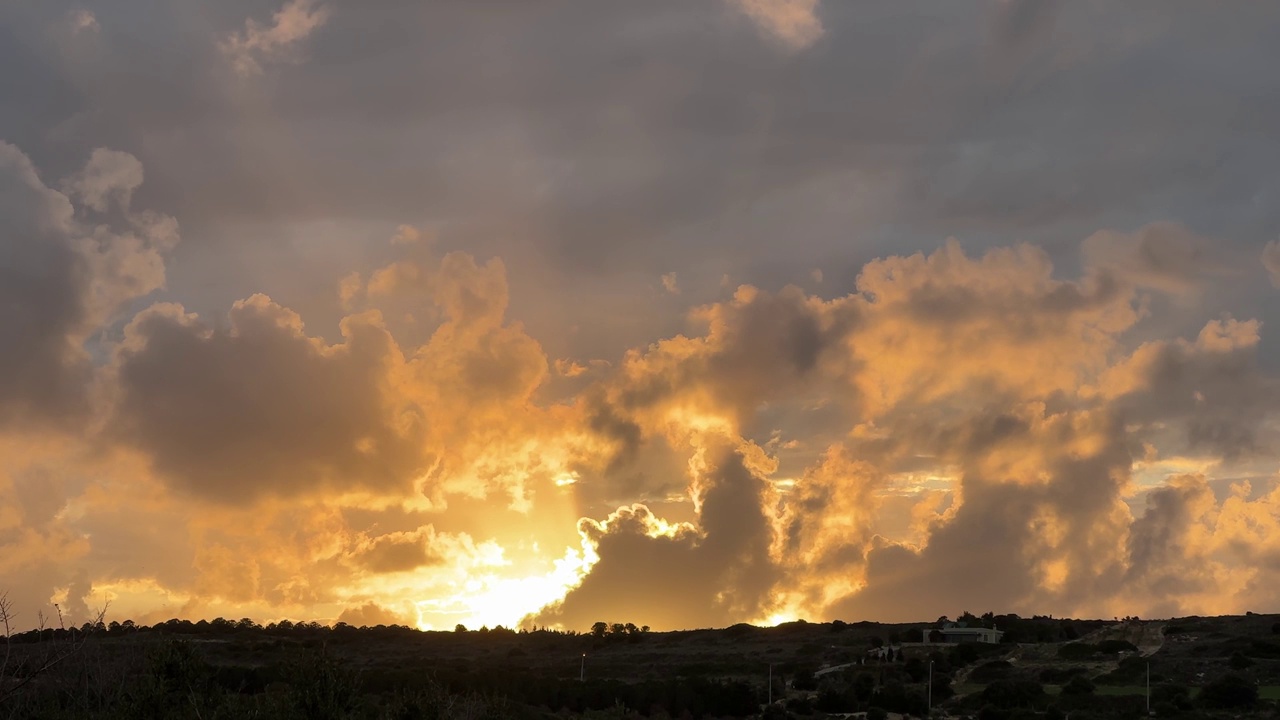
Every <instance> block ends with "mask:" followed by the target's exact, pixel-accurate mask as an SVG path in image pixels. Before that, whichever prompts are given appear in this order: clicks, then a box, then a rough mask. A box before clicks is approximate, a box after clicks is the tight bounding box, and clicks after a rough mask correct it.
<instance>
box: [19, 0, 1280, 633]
mask: <svg viewBox="0 0 1280 720" xmlns="http://www.w3.org/2000/svg"><path fill="white" fill-rule="evenodd" d="M1278 37H1280V4H1276V3H1270V2H1243V1H1242V2H1225V3H1206V2H1202V1H1201V0H1194V1H1192V0H1186V1H1184V0H1152V1H1150V2H1131V3H1123V4H1120V3H1115V2H1110V1H1103V0H1072V1H1071V2H1050V1H1049V0H1025V1H1024V0H972V1H964V2H950V1H948V2H942V1H934V0H930V1H928V2H913V1H911V0H895V1H894V2H882V3H869V2H853V1H851V0H850V1H846V0H644V1H643V2H641V1H639V0H485V1H483V2H480V1H475V0H377V1H376V2H357V1H356V0H179V1H177V2H164V3H158V2H155V1H154V0H112V1H111V2H100V1H96V0H84V1H83V2H78V3H75V2H64V1H63V0H6V1H5V2H0V592H5V591H7V592H8V595H9V599H10V600H11V601H12V602H13V604H14V606H15V609H16V610H17V611H18V612H19V613H20V615H19V617H18V622H17V625H18V626H19V627H30V626H32V625H35V624H36V622H37V618H38V613H41V612H43V613H44V614H45V615H46V616H48V615H52V614H53V613H54V610H53V604H54V603H57V604H58V606H59V607H60V608H61V609H62V610H63V611H64V612H65V613H67V615H68V618H69V619H70V620H72V621H73V622H82V621H83V620H84V619H86V618H87V617H89V616H90V614H91V613H92V609H93V608H100V607H102V606H103V605H104V604H109V610H108V619H117V620H123V619H125V618H132V619H133V620H135V621H137V622H139V623H143V622H145V623H152V622H156V621H162V620H166V619H169V618H172V617H181V618H190V619H193V620H195V619H199V618H208V619H212V618H214V617H218V616H222V617H230V618H240V617H250V618H253V619H255V620H258V621H260V622H264V623H265V622H269V621H275V620H280V619H286V618H287V619H290V620H294V621H298V620H313V619H314V620H319V621H321V622H325V623H333V622H338V621H343V622H347V623H350V624H355V625H360V624H369V625H375V624H379V623H384V624H391V623H399V624H407V625H413V626H417V627H421V628H424V629H452V628H453V627H454V625H455V624H457V623H463V624H465V625H467V626H468V627H473V628H478V627H480V626H481V625H488V626H490V627H492V626H494V625H497V624H502V625H505V626H508V627H512V626H525V627H527V626H529V625H531V624H537V625H547V626H559V627H564V628H570V629H576V630H585V629H587V628H588V627H589V626H590V625H591V624H592V623H593V622H595V621H597V620H605V621H609V622H633V623H635V624H637V625H650V626H652V627H653V628H654V629H660V630H661V629H675V628H687V627H709V626H724V625H728V624H732V623H737V622H754V623H770V624H773V623H777V622H781V621H785V620H791V619H795V618H805V619H809V620H815V621H816V620H831V619H835V618H840V619H844V620H847V621H852V620H860V619H872V620H883V621H911V620H931V619H933V618H936V617H938V616H939V615H943V614H948V615H955V614H958V613H960V612H961V611H965V610H968V611H972V612H975V613H981V612H985V611H988V610H991V611H995V612H1016V613H1020V614H1027V615H1029V614H1033V613H1039V614H1049V613H1052V614H1054V615H1073V616H1089V617H1107V618H1110V617H1112V616H1124V615H1131V614H1137V615H1140V616H1143V617H1155V616H1162V617H1167V616H1173V615H1186V614H1214V613H1229V612H1241V613H1242V612H1244V611H1246V610H1253V611H1259V612H1261V611H1271V612H1276V611H1280V73H1278V72H1277V68H1280V42H1277V38H1278Z"/></svg>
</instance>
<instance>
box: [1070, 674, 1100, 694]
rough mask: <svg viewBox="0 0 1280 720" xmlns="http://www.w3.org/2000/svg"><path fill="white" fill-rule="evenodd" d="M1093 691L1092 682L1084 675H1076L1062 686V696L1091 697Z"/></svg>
mask: <svg viewBox="0 0 1280 720" xmlns="http://www.w3.org/2000/svg"><path fill="white" fill-rule="evenodd" d="M1093 691H1094V686H1093V681H1091V680H1090V679H1089V678H1087V677H1085V676H1084V675H1076V676H1075V677H1073V678H1071V680H1070V682H1068V683H1067V684H1066V685H1063V686H1062V694H1063V695H1092V694H1093Z"/></svg>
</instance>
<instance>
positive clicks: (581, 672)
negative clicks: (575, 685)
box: [578, 653, 587, 682]
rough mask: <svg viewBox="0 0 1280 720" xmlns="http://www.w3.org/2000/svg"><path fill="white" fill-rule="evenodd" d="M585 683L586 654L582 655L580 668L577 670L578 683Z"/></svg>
mask: <svg viewBox="0 0 1280 720" xmlns="http://www.w3.org/2000/svg"><path fill="white" fill-rule="evenodd" d="M586 681H587V654H586V653H582V666H581V667H580V668H579V669H578V682H586Z"/></svg>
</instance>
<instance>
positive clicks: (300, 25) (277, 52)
mask: <svg viewBox="0 0 1280 720" xmlns="http://www.w3.org/2000/svg"><path fill="white" fill-rule="evenodd" d="M329 15H330V8H329V7H328V6H326V5H320V4H318V3H317V2H316V0H288V2H286V3H285V5H284V7H282V8H280V10H279V11H278V12H276V14H275V15H274V16H273V17H272V23H271V26H270V27H264V26H262V25H260V24H259V23H258V22H257V21H255V20H253V19H252V18H250V19H248V20H246V21H245V23H244V30H243V31H240V32H234V33H231V34H230V35H229V36H228V37H227V38H226V39H225V40H223V41H222V42H221V43H219V45H218V47H219V48H220V49H221V50H222V52H223V53H224V54H226V55H227V57H228V58H229V59H230V60H231V65H232V67H234V68H235V70H236V72H237V73H239V74H241V75H255V74H258V73H261V72H262V63H263V62H266V61H272V60H287V59H288V58H289V57H290V53H292V52H294V51H295V50H296V49H297V46H298V44H299V43H301V42H302V41H303V40H305V39H307V38H308V37H309V36H310V35H311V34H312V33H313V32H315V31H316V30H317V29H318V28H320V26H322V25H324V24H325V23H326V22H327V21H328V20H329Z"/></svg>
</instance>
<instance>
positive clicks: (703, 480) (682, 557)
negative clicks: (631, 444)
mask: <svg viewBox="0 0 1280 720" xmlns="http://www.w3.org/2000/svg"><path fill="white" fill-rule="evenodd" d="M708 457H709V458H714V459H713V460H710V461H709V462H708V463H707V466H706V467H705V468H702V469H700V470H699V471H698V472H697V475H696V477H694V478H693V481H694V482H695V484H698V485H699V488H700V490H699V496H700V498H701V502H700V512H699V522H698V523H697V525H693V524H671V523H667V522H664V521H663V520H661V519H660V518H658V517H656V516H655V515H654V514H653V513H652V512H651V511H650V510H649V508H647V507H645V506H644V505H639V504H637V505H632V506H628V507H623V508H619V509H618V510H617V511H615V512H614V513H612V514H611V515H610V516H609V517H608V518H607V519H605V520H603V521H599V522H597V521H594V520H591V519H583V520H581V521H580V522H579V525H578V529H579V532H580V533H581V534H582V537H583V540H584V542H585V543H587V544H588V545H589V546H590V547H591V548H592V550H593V552H594V553H595V555H596V557H597V559H596V561H595V563H594V564H593V565H592V566H591V569H590V572H589V573H588V575H587V576H586V578H585V579H584V580H583V581H582V584H581V585H580V586H578V587H577V588H575V589H573V590H571V591H570V592H569V594H568V595H567V596H566V597H565V599H564V600H563V601H561V602H559V603H557V604H555V605H554V606H553V607H551V608H548V609H547V610H545V611H544V612H543V613H541V614H540V615H538V616H537V617H536V618H535V619H534V621H535V622H543V623H556V624H560V625H563V626H565V627H570V628H580V629H584V630H585V629H587V628H589V627H590V626H591V624H592V623H594V622H596V621H598V620H601V619H606V618H614V619H620V618H629V619H630V620H629V621H630V622H635V623H636V624H645V625H650V626H652V627H655V628H681V627H718V626H724V625H727V624H730V623H732V622H734V621H735V619H738V618H743V617H757V616H759V615H761V614H762V613H763V611H764V609H765V607H766V606H768V605H769V603H770V596H769V591H770V589H771V588H772V587H773V584H774V583H775V582H776V579H777V576H778V574H779V573H778V570H777V568H776V567H775V566H774V565H773V563H772V561H771V560H770V558H769V545H770V540H771V531H770V525H769V520H768V518H767V517H766V515H765V514H764V511H763V509H762V505H763V496H764V493H765V487H766V486H765V483H764V482H763V479H762V478H761V477H760V476H759V475H758V474H756V473H755V472H754V471H753V470H752V469H750V468H749V467H748V465H747V463H746V462H745V459H744V457H743V456H742V455H741V454H739V453H734V452H727V453H723V454H721V453H713V454H712V455H710V456H708Z"/></svg>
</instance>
